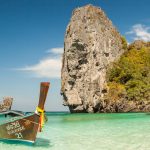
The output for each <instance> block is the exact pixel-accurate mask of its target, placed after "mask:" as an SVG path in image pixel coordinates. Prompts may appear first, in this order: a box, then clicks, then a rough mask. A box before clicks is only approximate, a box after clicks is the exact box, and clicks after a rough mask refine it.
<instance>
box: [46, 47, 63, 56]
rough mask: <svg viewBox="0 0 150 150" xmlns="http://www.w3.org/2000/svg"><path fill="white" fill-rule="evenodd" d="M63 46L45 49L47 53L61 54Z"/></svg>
mask: <svg viewBox="0 0 150 150" xmlns="http://www.w3.org/2000/svg"><path fill="white" fill-rule="evenodd" d="M63 50H64V48H63V47H57V48H52V49H49V50H47V51H46V52H47V53H52V54H56V55H57V54H62V53H63Z"/></svg>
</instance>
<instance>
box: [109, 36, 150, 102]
mask: <svg viewBox="0 0 150 150" xmlns="http://www.w3.org/2000/svg"><path fill="white" fill-rule="evenodd" d="M126 45H127V44H126V42H125V39H124V38H123V47H124V48H125V49H126V50H125V53H124V54H123V55H122V56H121V57H120V59H119V60H118V61H117V62H115V63H113V67H111V68H110V69H109V70H108V73H107V77H108V87H109V97H111V99H112V100H114V101H117V100H119V99H120V98H124V99H126V100H128V101H138V102H141V103H144V102H150V42H143V41H135V42H134V43H132V44H130V45H129V46H128V47H127V46H126Z"/></svg>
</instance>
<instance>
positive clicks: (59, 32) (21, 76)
mask: <svg viewBox="0 0 150 150" xmlns="http://www.w3.org/2000/svg"><path fill="white" fill-rule="evenodd" d="M86 4H93V5H95V6H98V7H101V8H102V9H103V10H104V11H105V13H106V14H107V16H108V17H109V18H110V19H111V20H112V22H113V24H114V25H115V26H116V27H117V28H118V30H119V32H120V33H121V34H122V35H124V36H125V37H126V38H127V40H128V42H129V43H130V42H132V41H133V40H135V39H143V40H145V41H149V40H150V9H149V6H150V1H149V0H138V1H137V0H124V1H123V0H59V1H56V0H13V1H12V0H0V98H1V99H2V98H3V97H4V96H12V97H14V104H13V109H19V110H26V111H31V110H34V109H35V107H36V105H37V103H38V96H39V83H40V82H41V81H50V82H51V88H50V91H49V94H48V99H47V102H46V109H47V110H49V111H62V110H68V109H67V108H66V107H64V106H62V97H61V96H60V82H61V80H60V68H61V54H62V51H63V44H64V34H65V30H66V26H67V24H68V23H69V20H70V17H71V14H72V11H73V10H74V9H75V8H77V7H81V6H84V5H86Z"/></svg>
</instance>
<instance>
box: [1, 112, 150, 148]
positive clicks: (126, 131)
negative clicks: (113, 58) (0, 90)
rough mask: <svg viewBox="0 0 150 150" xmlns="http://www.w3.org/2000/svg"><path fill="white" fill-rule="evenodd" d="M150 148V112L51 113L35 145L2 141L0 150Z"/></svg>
mask: <svg viewBox="0 0 150 150" xmlns="http://www.w3.org/2000/svg"><path fill="white" fill-rule="evenodd" d="M0 120H3V118H2V117H0ZM149 149H150V115H149V114H144V113H124V114H67V113H66V114H65V113H50V114H49V115H48V123H47V124H46V125H45V127H44V132H42V133H39V134H38V136H37V141H36V143H35V144H34V145H28V144H25V143H10V142H0V150H149Z"/></svg>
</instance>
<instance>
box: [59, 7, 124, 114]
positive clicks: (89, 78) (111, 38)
mask: <svg viewBox="0 0 150 150" xmlns="http://www.w3.org/2000/svg"><path fill="white" fill-rule="evenodd" d="M122 53H123V49H122V38H121V36H120V34H119V32H118V31H117V30H116V28H115V27H114V26H113V25H112V22H111V21H110V20H109V19H108V18H107V16H106V15H105V13H104V12H103V10H101V9H100V8H98V7H94V6H92V5H87V6H84V7H81V8H77V9H75V10H74V11H73V14H72V18H71V21H70V23H69V25H68V27H67V30H66V35H65V43H64V54H63V65H62V72H61V73H62V74H61V79H62V87H61V92H62V95H63V98H64V105H67V106H68V107H69V109H70V111H71V112H100V111H101V110H100V105H101V103H102V102H103V98H104V96H105V94H106V93H107V82H106V70H107V68H108V67H109V66H110V64H111V63H112V62H114V61H115V60H117V59H118V58H119V57H120V55H121V54H122Z"/></svg>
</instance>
